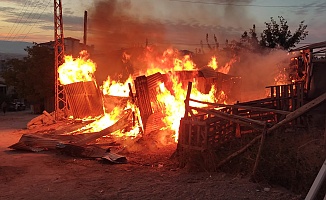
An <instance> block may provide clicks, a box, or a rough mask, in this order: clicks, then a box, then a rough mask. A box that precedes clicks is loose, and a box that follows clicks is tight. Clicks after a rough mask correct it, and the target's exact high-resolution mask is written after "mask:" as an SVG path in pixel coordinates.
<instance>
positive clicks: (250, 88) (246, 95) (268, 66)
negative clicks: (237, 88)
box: [229, 49, 290, 101]
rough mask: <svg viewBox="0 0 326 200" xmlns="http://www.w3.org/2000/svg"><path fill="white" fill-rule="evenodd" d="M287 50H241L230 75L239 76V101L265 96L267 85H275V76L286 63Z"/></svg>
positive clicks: (287, 59)
mask: <svg viewBox="0 0 326 200" xmlns="http://www.w3.org/2000/svg"><path fill="white" fill-rule="evenodd" d="M289 61H290V58H289V56H288V52H287V51H284V50H278V49H275V50H273V51H271V52H269V53H266V54H260V53H250V52H242V53H241V54H240V60H239V61H238V62H237V63H236V64H235V65H234V66H233V67H232V68H231V70H230V73H229V74H230V75H234V76H239V77H241V94H240V95H238V96H240V99H239V100H241V101H250V100H255V99H261V98H266V97H267V94H268V91H267V89H266V87H267V86H271V85H276V84H277V83H276V80H275V78H276V77H277V76H278V75H279V74H280V73H284V71H282V70H283V69H284V68H285V67H286V66H287V65H289Z"/></svg>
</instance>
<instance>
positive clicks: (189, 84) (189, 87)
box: [184, 82, 192, 118]
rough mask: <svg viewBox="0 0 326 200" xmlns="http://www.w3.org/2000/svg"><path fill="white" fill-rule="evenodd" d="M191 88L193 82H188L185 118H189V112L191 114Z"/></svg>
mask: <svg viewBox="0 0 326 200" xmlns="http://www.w3.org/2000/svg"><path fill="white" fill-rule="evenodd" d="M191 87H192V82H188V89H187V95H186V99H185V114H184V117H185V118H186V117H188V112H189V100H190V94H191Z"/></svg>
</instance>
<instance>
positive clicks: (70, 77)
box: [58, 47, 233, 141]
mask: <svg viewBox="0 0 326 200" xmlns="http://www.w3.org/2000/svg"><path fill="white" fill-rule="evenodd" d="M130 59H131V55H129V54H127V53H124V54H123V58H122V61H123V63H127V62H129V61H130ZM140 59H142V60H141V61H142V63H143V64H144V65H145V69H144V68H141V69H138V70H139V71H138V73H139V74H141V75H146V76H149V75H152V74H155V73H157V72H160V73H162V74H166V77H167V79H168V80H167V82H165V83H158V87H157V94H158V95H157V101H158V102H160V103H161V104H162V105H164V106H163V110H162V113H163V116H164V118H163V119H162V120H163V122H164V124H165V127H162V129H168V130H172V131H174V135H173V136H172V137H174V139H175V141H177V140H178V138H177V136H178V131H179V126H180V120H181V118H182V117H183V116H184V113H185V105H184V100H185V98H186V93H187V87H186V85H183V83H182V82H183V81H182V80H180V77H179V76H178V73H177V72H179V71H193V72H194V74H196V73H197V70H198V69H197V67H196V65H195V63H194V62H193V61H192V60H191V56H189V55H185V56H180V55H179V54H178V51H177V50H175V49H167V50H166V51H165V52H164V53H163V54H162V55H161V56H157V55H156V54H155V53H154V51H153V49H151V48H150V47H148V48H147V49H146V52H145V54H144V56H143V57H141V58H140ZM232 64H233V61H230V62H229V63H227V64H226V65H225V66H224V67H218V64H217V58H216V57H215V56H213V57H212V60H211V61H210V62H209V64H208V66H210V67H212V68H213V69H214V70H216V71H220V72H223V73H228V72H229V70H230V66H231V65H232ZM95 70H96V64H95V63H94V62H92V61H91V60H90V59H88V55H87V52H84V51H83V52H81V54H80V56H79V57H78V58H76V59H73V58H72V57H71V56H66V57H65V63H64V64H63V65H61V66H60V67H59V69H58V72H59V79H60V81H61V83H62V84H70V83H74V82H81V81H91V80H95V79H94V78H95V77H94V72H95ZM133 77H135V74H131V75H130V76H129V78H128V79H127V80H125V81H121V80H114V79H113V78H112V77H110V76H108V78H107V80H106V81H105V82H103V85H102V86H100V88H101V91H102V92H103V96H118V97H130V95H131V94H132V93H131V92H130V88H134V85H133ZM197 81H198V80H196V79H194V80H192V82H193V87H192V90H191V95H190V98H192V99H196V100H201V101H206V102H223V103H225V100H226V98H227V96H226V95H225V94H224V92H223V91H221V92H219V93H218V92H217V91H216V88H215V86H214V85H212V86H211V88H210V90H209V92H208V93H202V92H200V90H199V89H198V88H197V86H198V83H197ZM167 83H168V84H169V87H167V86H166V85H165V84H167ZM138 95H141V94H138ZM128 99H129V100H128V102H127V103H126V104H124V105H118V106H115V107H114V108H113V109H112V110H110V111H106V113H105V114H104V116H102V117H100V118H98V119H94V120H95V121H94V122H93V123H91V124H89V125H88V126H85V127H83V128H82V129H81V130H80V132H98V131H101V130H103V129H105V128H107V127H109V126H111V125H113V124H114V123H116V122H117V121H118V120H119V119H120V118H121V116H122V115H123V114H124V113H125V111H126V110H132V112H133V113H134V115H135V116H136V117H135V119H137V120H136V121H135V123H133V127H131V128H129V129H128V130H119V131H116V132H115V133H112V134H113V135H116V136H119V137H122V136H132V137H136V136H137V135H138V134H139V133H140V132H141V130H142V127H143V125H142V122H141V117H140V112H139V109H138V107H137V106H136V105H135V102H134V99H133V98H128ZM190 106H196V107H203V106H205V104H199V103H195V102H190Z"/></svg>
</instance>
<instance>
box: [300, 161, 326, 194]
mask: <svg viewBox="0 0 326 200" xmlns="http://www.w3.org/2000/svg"><path fill="white" fill-rule="evenodd" d="M325 178H326V160H325V161H324V163H323V165H322V166H321V168H320V170H319V172H318V174H317V177H316V178H315V180H314V182H313V184H312V186H311V188H310V189H309V192H308V194H307V196H306V198H305V200H314V199H315V198H316V195H317V193H318V190H319V189H320V186H322V183H323V182H324V180H325Z"/></svg>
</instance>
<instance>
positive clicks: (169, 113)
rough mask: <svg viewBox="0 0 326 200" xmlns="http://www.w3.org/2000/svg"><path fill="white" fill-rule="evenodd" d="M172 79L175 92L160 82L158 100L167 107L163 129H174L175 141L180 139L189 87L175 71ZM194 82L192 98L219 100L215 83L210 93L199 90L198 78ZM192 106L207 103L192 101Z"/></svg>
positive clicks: (210, 100) (209, 100)
mask: <svg viewBox="0 0 326 200" xmlns="http://www.w3.org/2000/svg"><path fill="white" fill-rule="evenodd" d="M170 80H171V81H172V83H173V85H172V90H173V92H174V94H173V95H172V94H171V92H170V91H169V90H168V89H167V88H166V87H165V85H164V83H160V84H159V91H158V95H157V100H158V101H159V102H161V103H162V104H163V105H164V108H165V109H164V111H163V112H164V114H165V117H164V119H163V122H164V123H165V125H166V127H164V128H163V129H170V130H173V131H174V132H175V134H174V136H173V137H174V139H175V141H178V133H179V126H180V120H181V118H182V117H183V115H184V113H185V104H184V100H185V99H186V95H187V89H186V88H185V87H183V85H182V83H181V82H180V80H179V77H178V76H177V75H176V74H175V73H172V74H170ZM193 83H194V84H193V88H192V91H191V94H190V98H192V99H196V100H201V101H208V102H217V99H216V98H215V92H216V89H215V87H214V85H213V86H212V87H211V89H210V91H209V93H208V94H203V93H201V92H199V91H198V89H197V82H196V80H194V82H193ZM190 106H196V107H204V106H206V105H204V104H200V103H196V102H190Z"/></svg>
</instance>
